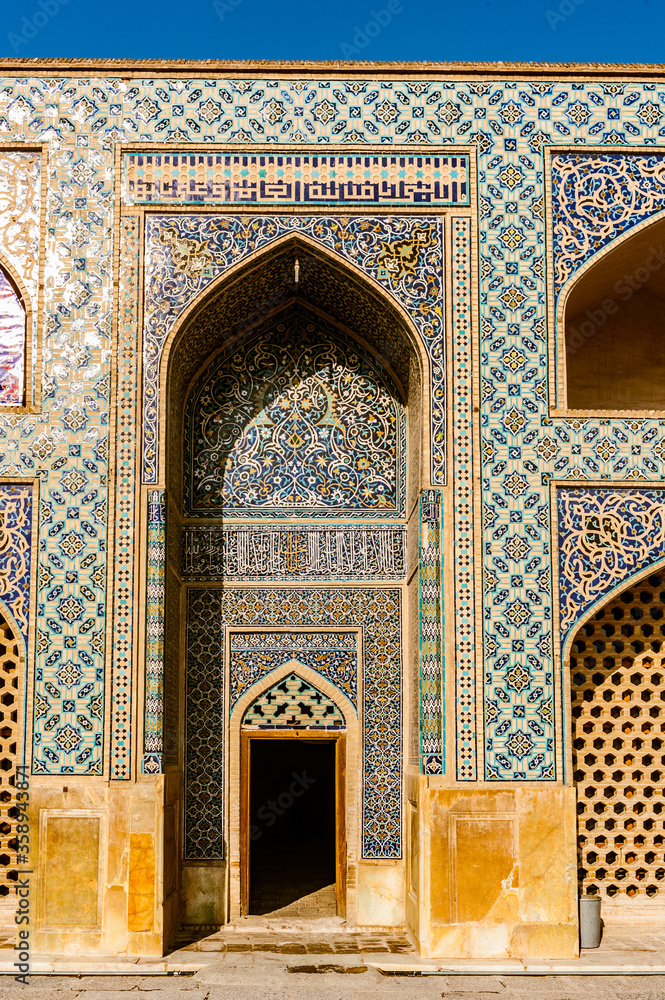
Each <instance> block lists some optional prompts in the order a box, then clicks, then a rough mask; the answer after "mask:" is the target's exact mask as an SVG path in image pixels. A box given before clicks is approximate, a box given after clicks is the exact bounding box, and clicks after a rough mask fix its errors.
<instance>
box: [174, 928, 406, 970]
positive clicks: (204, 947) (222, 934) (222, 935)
mask: <svg viewBox="0 0 665 1000" xmlns="http://www.w3.org/2000/svg"><path fill="white" fill-rule="evenodd" d="M271 923H274V924H275V925H276V926H275V927H274V929H271V927H270V924H271ZM340 923H341V922H340ZM317 924H318V926H317V927H316V928H315V929H312V930H311V931H308V932H306V933H303V931H302V930H301V929H297V930H294V929H291V928H289V926H288V924H287V923H286V922H284V925H283V926H282V922H281V921H268V920H265V921H264V922H263V923H262V925H257V924H256V923H255V922H253V921H252V920H251V918H250V919H249V920H247V921H246V922H245V923H239V924H236V925H235V926H233V927H223V928H222V929H221V930H219V931H217V932H216V933H213V934H209V935H208V936H207V937H205V938H202V939H201V940H200V941H192V942H191V943H189V944H186V945H185V946H184V947H182V948H181V949H180V951H179V953H178V954H179V956H180V957H181V958H183V959H188V960H190V961H191V960H192V957H193V956H192V955H191V954H189V955H188V952H202V951H203V952H207V953H214V952H220V953H225V952H228V953H229V954H233V953H239V952H257V953H258V952H270V953H272V954H275V955H360V954H370V953H372V954H393V955H395V954H410V953H412V952H413V949H412V946H411V944H410V943H409V940H408V939H407V938H406V937H405V935H404V934H402V933H400V932H396V933H388V934H387V933H386V932H385V930H379V931H376V932H375V933H370V932H365V931H363V932H362V933H351V932H349V931H344V930H342V929H341V927H339V928H338V927H336V925H337V924H338V921H337V920H332V921H323V920H322V921H318V922H317Z"/></svg>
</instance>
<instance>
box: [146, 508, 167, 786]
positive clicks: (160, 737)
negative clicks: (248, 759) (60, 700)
mask: <svg viewBox="0 0 665 1000" xmlns="http://www.w3.org/2000/svg"><path fill="white" fill-rule="evenodd" d="M165 565H166V496H165V493H164V491H163V490H149V492H148V572H147V591H146V650H145V735H144V750H145V753H146V754H147V755H149V757H150V759H149V761H148V762H147V763H146V764H145V767H146V768H147V770H148V771H149V772H150V773H153V774H154V773H155V772H156V770H157V763H158V760H159V755H161V753H162V752H163V750H164V598H165V572H166V571H165Z"/></svg>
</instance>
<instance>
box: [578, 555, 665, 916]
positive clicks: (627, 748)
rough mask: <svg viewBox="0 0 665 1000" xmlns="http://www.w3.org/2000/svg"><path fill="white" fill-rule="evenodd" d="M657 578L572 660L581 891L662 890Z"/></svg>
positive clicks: (581, 643) (593, 629)
mask: <svg viewBox="0 0 665 1000" xmlns="http://www.w3.org/2000/svg"><path fill="white" fill-rule="evenodd" d="M664 609H665V575H654V576H650V577H648V578H647V579H644V580H642V581H640V582H639V583H638V584H637V585H636V586H635V587H631V588H630V589H628V590H625V591H624V592H623V593H622V594H620V595H619V596H618V597H616V598H614V599H613V600H612V601H611V602H610V603H609V604H607V605H606V606H605V607H604V608H603V609H602V610H600V611H598V612H597V613H596V614H595V615H594V617H593V618H591V619H590V620H589V621H588V622H587V623H586V624H585V625H583V626H582V628H580V630H579V631H578V633H577V635H576V636H575V639H574V642H573V647H572V655H571V660H570V673H571V684H572V720H573V769H574V779H575V782H576V784H577V796H578V798H577V813H578V850H579V855H578V856H579V884H580V892H586V893H588V894H589V895H597V894H600V895H601V896H608V897H613V896H616V895H618V894H620V893H625V894H626V895H627V896H638V895H639V896H641V897H643V899H644V897H657V896H659V895H662V894H663V893H664V890H665V881H664V880H665V823H664V820H665V804H664V803H663V797H662V788H663V778H664V777H665V610H664Z"/></svg>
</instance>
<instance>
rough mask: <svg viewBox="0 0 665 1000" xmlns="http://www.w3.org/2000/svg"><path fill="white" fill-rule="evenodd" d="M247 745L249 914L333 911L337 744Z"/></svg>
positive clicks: (256, 742)
mask: <svg viewBox="0 0 665 1000" xmlns="http://www.w3.org/2000/svg"><path fill="white" fill-rule="evenodd" d="M249 745H250V801H249V831H248V832H249V913H250V914H257V915H260V914H268V913H272V912H274V911H275V910H282V909H283V908H284V907H289V915H293V916H300V917H317V916H334V914H335V912H336V905H335V890H336V885H335V883H336V789H335V741H334V740H321V739H316V740H311V741H307V740H305V739H302V738H295V739H289V738H284V737H282V738H279V739H251V740H250V741H249ZM298 901H299V902H298ZM285 915H286V914H285Z"/></svg>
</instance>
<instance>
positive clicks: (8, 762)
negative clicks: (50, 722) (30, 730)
mask: <svg viewBox="0 0 665 1000" xmlns="http://www.w3.org/2000/svg"><path fill="white" fill-rule="evenodd" d="M22 666H23V663H22V658H21V655H20V652H19V644H18V642H17V641H16V637H15V636H14V633H13V631H12V629H11V627H10V625H9V624H8V622H7V621H6V620H5V618H4V617H3V616H2V615H1V614H0V900H2V898H3V897H5V898H6V897H8V896H9V895H10V893H13V891H14V888H15V879H16V878H17V877H18V875H17V870H16V852H17V850H18V840H17V832H16V824H17V815H18V813H17V809H16V805H15V799H14V796H15V794H16V792H15V788H14V785H15V782H16V757H17V738H18V730H19V714H20V704H21V702H20V698H21V690H20V688H21V675H22ZM14 899H15V897H14ZM3 909H4V907H3Z"/></svg>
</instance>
